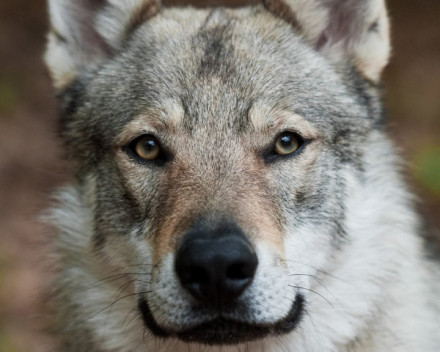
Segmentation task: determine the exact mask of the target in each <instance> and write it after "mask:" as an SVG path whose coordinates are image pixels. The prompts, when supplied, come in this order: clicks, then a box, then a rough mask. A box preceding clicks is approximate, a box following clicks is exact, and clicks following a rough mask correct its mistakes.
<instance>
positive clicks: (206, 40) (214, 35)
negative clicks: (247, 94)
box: [193, 9, 233, 79]
mask: <svg viewBox="0 0 440 352" xmlns="http://www.w3.org/2000/svg"><path fill="white" fill-rule="evenodd" d="M230 23H231V20H230V18H228V17H227V16H226V15H225V13H224V11H223V10H222V9H216V10H213V11H212V12H211V13H210V14H209V15H208V17H207V18H206V20H205V22H204V24H203V25H202V26H201V28H200V29H199V31H198V33H197V34H196V35H195V37H194V40H193V44H194V45H196V46H202V47H203V53H202V55H201V58H200V63H199V68H198V76H199V77H207V76H211V75H215V76H217V77H218V78H220V79H222V78H224V79H226V78H227V77H228V75H229V74H233V72H231V70H232V66H231V65H230V60H228V58H229V57H230V56H231V54H232V50H233V47H232V45H231V40H230V39H231V34H230V30H229V27H230Z"/></svg>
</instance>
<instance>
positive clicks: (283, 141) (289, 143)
mask: <svg viewBox="0 0 440 352" xmlns="http://www.w3.org/2000/svg"><path fill="white" fill-rule="evenodd" d="M302 143H303V140H302V138H301V137H300V136H299V135H297V134H296V133H293V132H283V133H281V134H280V135H279V136H278V138H277V139H276V141H275V153H276V154H278V155H288V154H292V153H294V152H296V151H297V150H298V149H299V148H300V147H301V145H302Z"/></svg>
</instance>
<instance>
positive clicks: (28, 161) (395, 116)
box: [0, 0, 440, 352]
mask: <svg viewBox="0 0 440 352" xmlns="http://www.w3.org/2000/svg"><path fill="white" fill-rule="evenodd" d="M245 1H247V2H249V0H245ZM196 2H197V4H199V5H200V4H205V5H206V4H207V3H206V2H204V1H203V0H198V1H196ZM168 3H169V1H168ZM192 3H193V4H194V3H195V1H193V2H192ZM218 3H221V4H225V5H236V4H243V2H242V1H240V2H239V1H237V0H229V1H219V2H217V0H216V2H215V3H213V2H212V1H210V2H209V3H208V4H218ZM388 5H389V11H390V17H391V19H392V29H393V30H392V37H393V38H392V41H393V47H394V50H393V57H392V60H391V64H390V65H389V66H388V68H387V70H386V72H385V76H384V81H385V87H386V90H385V102H386V106H387V109H388V118H389V131H390V134H391V136H392V137H393V139H394V140H395V141H396V144H398V145H399V146H400V147H401V154H402V155H403V156H404V158H405V159H406V160H407V161H408V163H407V164H406V170H405V172H406V174H407V177H408V180H409V182H410V185H411V187H412V189H414V190H415V192H416V194H417V195H418V196H419V198H420V199H421V201H420V202H419V204H418V207H419V208H420V211H421V212H422V213H423V215H424V216H425V219H426V220H427V224H428V226H432V228H437V229H440V20H439V19H440V1H439V0H418V1H414V0H388ZM46 30H47V14H46V6H45V1H44V0H0V352H29V351H38V352H39V351H42V352H43V351H44V352H48V351H51V348H50V338H49V337H48V336H47V335H45V334H44V333H43V332H42V331H41V327H42V325H43V324H42V323H43V322H44V320H45V318H44V315H43V310H42V303H43V302H42V301H43V288H44V285H45V283H46V282H47V278H48V275H50V274H49V273H48V272H47V271H46V270H45V266H44V265H43V264H42V263H44V262H45V255H44V251H43V249H42V242H43V241H44V239H47V238H48V236H47V232H48V229H47V228H45V227H44V226H43V225H42V224H40V223H39V222H38V216H39V214H40V213H41V211H42V210H43V209H44V208H45V207H46V206H47V205H48V204H49V200H50V194H51V192H52V191H53V190H54V188H55V187H56V186H59V185H62V184H63V183H65V182H66V180H67V179H68V176H67V175H66V174H67V173H66V169H67V167H66V164H65V163H64V162H63V160H62V157H61V156H62V151H61V150H60V142H59V140H57V137H56V108H55V106H54V99H53V91H52V89H51V85H50V82H49V78H48V75H47V72H46V70H45V67H44V65H43V62H42V54H43V51H44V45H45V32H46ZM433 233H434V240H436V241H437V242H438V239H439V238H440V236H439V235H438V234H437V235H436V234H435V233H436V232H435V231H434V232H433Z"/></svg>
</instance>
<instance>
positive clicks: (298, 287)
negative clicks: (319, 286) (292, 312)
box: [289, 285, 335, 308]
mask: <svg viewBox="0 0 440 352" xmlns="http://www.w3.org/2000/svg"><path fill="white" fill-rule="evenodd" d="M289 286H290V287H293V288H297V289H300V290H306V291H309V292H312V293H314V294H316V295H318V296H319V297H321V298H322V299H323V300H325V301H326V302H327V303H328V304H329V305H330V306H331V307H332V308H335V307H334V306H333V304H332V303H331V302H330V301H329V300H328V299H327V298H326V297H324V296H323V295H321V294H320V293H319V292H316V291H315V290H312V289H310V288H305V287H301V286H295V285H289Z"/></svg>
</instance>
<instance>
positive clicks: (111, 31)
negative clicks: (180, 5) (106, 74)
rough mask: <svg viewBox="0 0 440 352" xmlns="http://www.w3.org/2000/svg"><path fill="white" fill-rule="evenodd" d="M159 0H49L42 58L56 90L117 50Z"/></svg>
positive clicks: (147, 16) (153, 9)
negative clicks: (44, 50)
mask: <svg viewBox="0 0 440 352" xmlns="http://www.w3.org/2000/svg"><path fill="white" fill-rule="evenodd" d="M159 9H160V3H159V0H49V14H50V20H51V29H50V32H49V34H48V45H47V50H46V54H45V61H46V64H47V66H48V68H49V71H50V74H51V76H52V80H53V82H54V86H55V88H56V89H57V90H61V89H63V88H65V87H66V86H67V85H68V84H69V83H71V82H72V81H73V80H74V79H75V77H76V76H77V75H78V73H79V72H80V71H81V70H83V69H84V68H86V67H88V66H89V65H93V64H96V63H98V62H100V61H101V60H103V59H104V58H105V57H106V56H108V55H109V54H111V53H112V52H113V51H115V50H117V49H118V48H119V47H120V46H121V44H122V42H123V40H124V39H125V38H126V37H127V36H128V35H129V34H130V32H131V31H133V30H134V29H135V28H136V27H137V26H138V25H139V24H141V23H142V22H144V21H145V20H147V19H148V18H150V17H152V16H154V15H155V14H156V13H157V12H158V11H159Z"/></svg>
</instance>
